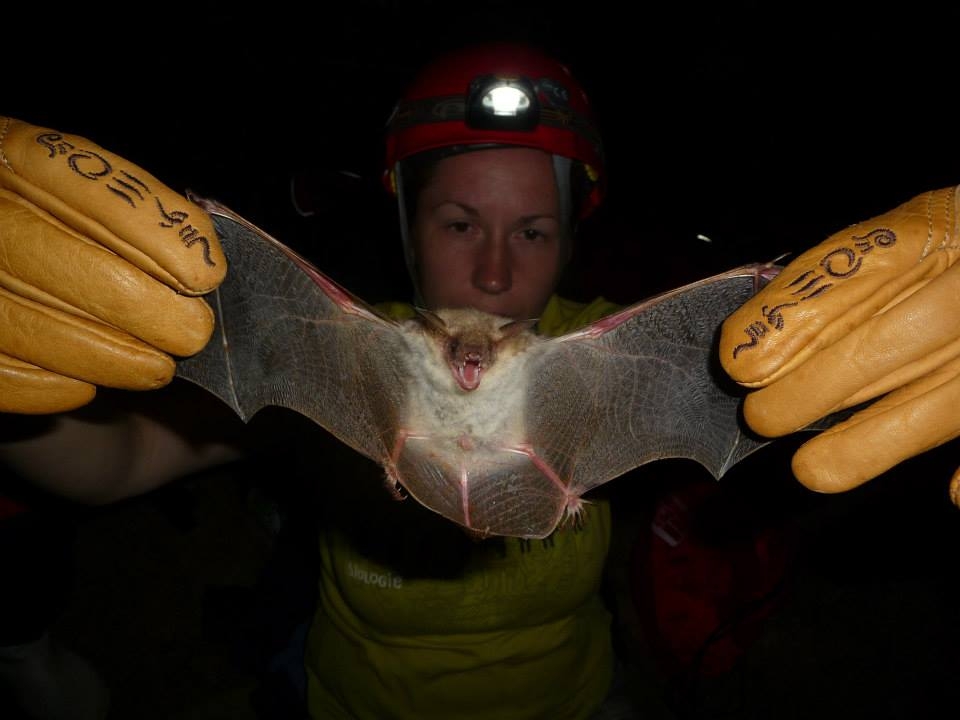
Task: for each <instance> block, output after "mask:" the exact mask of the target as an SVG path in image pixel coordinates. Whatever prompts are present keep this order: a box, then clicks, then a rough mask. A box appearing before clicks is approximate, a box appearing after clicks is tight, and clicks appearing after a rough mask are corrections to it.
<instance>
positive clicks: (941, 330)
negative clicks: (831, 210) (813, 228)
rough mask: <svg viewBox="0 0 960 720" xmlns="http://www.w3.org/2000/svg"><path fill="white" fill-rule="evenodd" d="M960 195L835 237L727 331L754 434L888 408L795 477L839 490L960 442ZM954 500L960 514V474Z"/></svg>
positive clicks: (851, 424) (726, 349)
mask: <svg viewBox="0 0 960 720" xmlns="http://www.w3.org/2000/svg"><path fill="white" fill-rule="evenodd" d="M958 211H960V187H956V188H945V189H942V190H937V191H932V192H927V193H924V194H922V195H919V196H917V197H915V198H913V199H912V200H910V201H908V202H906V203H904V204H903V205H901V206H899V207H897V208H895V209H893V210H891V211H889V212H887V213H885V214H883V215H879V216H877V217H874V218H871V219H869V220H865V221H864V222H861V223H857V224H856V225H853V226H851V227H848V228H847V229H845V230H842V231H840V232H838V233H835V234H834V235H832V236H830V237H829V238H827V239H826V240H825V241H824V242H822V243H820V244H819V245H817V246H816V247H814V248H813V249H811V250H809V251H807V252H805V253H803V254H802V255H800V256H799V257H797V258H796V259H795V260H794V261H793V262H791V263H790V264H789V265H787V266H786V268H784V269H783V270H782V271H781V272H780V273H779V275H777V277H775V278H774V279H773V280H772V281H771V282H770V283H769V284H768V285H767V286H766V287H764V288H763V289H762V290H761V291H760V292H759V293H758V294H757V295H756V296H754V298H752V299H751V300H750V301H749V302H748V303H746V304H745V305H744V306H743V307H742V308H740V309H739V310H737V311H736V312H735V313H733V314H732V315H731V316H730V317H729V318H728V319H727V321H726V322H725V323H724V325H723V330H722V336H721V343H720V353H721V362H722V364H723V367H724V368H725V369H726V371H727V372H728V373H729V374H730V376H731V377H733V379H734V380H736V381H738V382H739V383H741V384H742V385H744V386H746V387H750V388H760V389H758V390H756V391H755V392H752V393H750V394H749V395H748V396H747V398H746V401H745V404H744V414H745V418H746V420H747V423H748V424H749V425H750V427H751V428H753V429H754V430H755V431H757V432H758V433H760V434H761V435H764V436H767V437H777V436H781V435H785V434H787V433H790V432H793V431H795V430H798V429H800V428H803V427H805V426H807V425H808V424H810V423H811V422H813V421H815V420H818V419H820V418H822V417H824V416H826V415H828V414H830V413H832V412H835V411H838V410H841V409H845V408H850V407H853V406H855V405H858V404H860V403H862V402H865V401H868V400H871V399H873V398H877V397H880V396H882V397H881V399H879V400H877V401H876V402H874V403H873V404H871V405H869V406H868V407H866V408H865V409H863V410H860V411H859V412H856V413H855V414H854V415H853V416H852V417H850V418H849V419H847V420H845V421H844V422H842V423H840V424H837V425H835V426H833V427H831V428H830V429H828V430H825V431H823V432H821V433H819V434H817V435H815V436H814V437H813V438H812V439H811V440H809V441H807V442H806V443H805V444H804V445H803V446H801V447H800V449H799V450H798V451H797V453H796V454H795V455H794V458H793V462H792V466H793V472H794V474H795V475H796V477H797V479H798V480H800V482H802V483H803V484H804V485H806V486H808V487H810V488H812V489H814V490H818V491H821V492H840V491H844V490H848V489H850V488H853V487H856V486H857V485H860V484H861V483H864V482H866V481H867V480H870V479H872V478H874V477H876V476H877V475H880V474H881V473H883V472H884V471H886V470H888V469H889V468H891V467H893V466H894V465H896V464H898V463H900V462H902V461H903V460H906V459H908V458H910V457H913V456H915V455H918V454H920V453H923V452H925V451H926V450H929V449H931V448H934V447H936V446H938V445H941V444H942V443H945V442H947V441H949V440H951V439H953V438H955V437H957V436H958V435H960V264H955V263H956V260H957V258H958V257H960V220H958V215H960V212H958ZM951 495H952V497H953V499H954V502H955V503H958V504H960V502H958V501H960V475H955V476H954V480H953V483H952V485H951Z"/></svg>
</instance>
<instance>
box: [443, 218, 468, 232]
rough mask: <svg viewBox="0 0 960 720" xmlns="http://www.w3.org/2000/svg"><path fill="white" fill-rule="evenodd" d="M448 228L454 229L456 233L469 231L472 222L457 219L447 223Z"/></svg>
mask: <svg viewBox="0 0 960 720" xmlns="http://www.w3.org/2000/svg"><path fill="white" fill-rule="evenodd" d="M447 229H448V230H452V231H453V232H455V233H465V232H469V230H470V223H468V222H463V221H460V220H457V221H454V222H451V223H447Z"/></svg>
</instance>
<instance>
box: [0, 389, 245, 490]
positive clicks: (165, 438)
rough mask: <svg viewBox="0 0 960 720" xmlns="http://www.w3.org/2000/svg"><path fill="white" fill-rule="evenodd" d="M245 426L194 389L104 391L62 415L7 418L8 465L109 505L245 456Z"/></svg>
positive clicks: (48, 485) (2, 444)
mask: <svg viewBox="0 0 960 720" xmlns="http://www.w3.org/2000/svg"><path fill="white" fill-rule="evenodd" d="M244 428H245V426H244V425H243V423H241V422H240V420H239V419H238V418H236V417H235V416H234V415H233V414H232V413H231V412H230V411H229V410H228V409H227V408H226V407H225V406H222V405H220V404H219V403H218V402H217V401H216V400H214V399H213V398H212V397H210V396H209V395H207V394H206V393H203V392H201V391H199V390H198V389H196V388H194V387H192V386H189V385H188V384H186V383H183V384H179V383H174V384H173V385H171V386H169V387H168V388H164V389H163V390H158V391H154V392H149V393H111V392H109V391H101V393H100V395H99V396H98V398H97V399H96V400H95V401H94V402H93V403H92V404H91V405H90V406H88V407H85V408H82V409H80V410H77V411H74V412H71V413H62V414H59V415H55V416H42V417H38V416H24V415H0V463H2V464H6V465H7V466H8V467H10V468H11V469H13V470H15V471H16V472H17V473H19V474H20V475H21V476H22V477H23V478H24V479H26V480H28V481H29V482H32V483H34V484H36V485H38V486H39V487H42V488H44V489H45V490H48V491H50V492H52V493H55V494H57V495H60V496H63V497H67V498H69V499H71V500H75V501H77V502H82V503H86V504H104V503H109V502H113V501H116V500H121V499H124V498H127V497H132V496H135V495H140V494H142V493H145V492H149V491H150V490H153V489H155V488H157V487H160V486H161V485H164V484H166V483H167V482H170V481H172V480H175V479H177V478H179V477H183V476H184V475H187V474H189V473H192V472H196V471H198V470H202V469H204V468H206V467H211V466H214V465H217V464H221V463H225V462H229V461H232V460H235V459H238V458H239V457H241V455H242V453H241V451H240V449H239V441H240V437H241V435H242V434H243V432H244Z"/></svg>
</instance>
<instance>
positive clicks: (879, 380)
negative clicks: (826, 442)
mask: <svg viewBox="0 0 960 720" xmlns="http://www.w3.org/2000/svg"><path fill="white" fill-rule="evenodd" d="M956 307H960V264H957V265H954V266H953V267H950V268H948V269H947V270H946V272H944V273H942V274H941V275H939V276H938V277H935V278H934V279H933V280H931V281H930V282H929V284H928V285H927V286H926V287H925V288H924V289H923V291H922V292H918V293H915V294H913V295H911V296H910V297H909V298H907V299H906V300H904V301H902V302H900V303H898V304H896V305H894V306H893V307H891V308H889V309H888V310H887V311H886V312H884V313H882V314H880V315H877V316H875V317H873V318H871V319H870V320H868V321H867V322H865V323H864V324H862V325H860V326H859V327H857V328H856V329H855V330H853V331H852V332H850V333H849V334H848V335H847V336H846V337H844V338H843V339H842V340H839V341H838V342H836V343H834V344H833V345H831V346H830V347H828V348H825V349H823V350H821V351H820V352H818V353H817V354H815V355H814V356H813V357H811V358H810V359H809V360H808V361H807V362H805V363H804V364H803V365H801V366H800V367H798V368H796V369H795V370H794V371H793V372H791V373H789V374H788V375H786V376H784V377H782V378H780V379H779V380H777V381H776V382H774V383H773V384H771V385H768V386H767V387H765V388H761V389H760V390H757V391H755V392H752V393H750V394H749V395H748V396H747V398H746V399H745V401H744V418H745V419H746V421H747V424H749V425H750V427H751V428H753V429H754V430H755V431H756V432H758V433H760V434H761V435H765V436H767V437H777V436H780V435H785V434H787V433H789V432H793V431H795V430H799V429H800V428H803V427H805V426H807V425H808V424H810V423H811V422H813V421H814V420H817V419H819V418H822V417H824V416H826V415H829V414H830V413H832V412H835V411H837V410H840V409H843V408H845V407H851V406H853V405H856V404H858V403H860V402H864V401H866V400H869V399H871V398H873V397H877V396H878V395H880V394H883V393H885V392H888V391H890V390H892V389H894V388H897V387H900V386H902V385H905V384H907V383H908V382H911V381H912V380H914V379H916V378H918V377H922V376H924V375H926V374H927V373H929V372H931V371H932V370H934V369H935V368H937V367H940V366H942V365H943V364H944V363H945V362H947V361H949V360H950V359H952V358H954V357H956V356H957V355H960V313H957V312H955V311H954V308H956Z"/></svg>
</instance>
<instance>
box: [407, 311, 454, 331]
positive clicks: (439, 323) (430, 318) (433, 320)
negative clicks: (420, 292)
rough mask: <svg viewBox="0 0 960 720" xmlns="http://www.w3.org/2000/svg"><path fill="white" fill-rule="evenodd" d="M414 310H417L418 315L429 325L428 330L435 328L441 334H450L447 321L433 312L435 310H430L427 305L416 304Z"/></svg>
mask: <svg viewBox="0 0 960 720" xmlns="http://www.w3.org/2000/svg"><path fill="white" fill-rule="evenodd" d="M413 309H414V311H416V313H417V316H418V317H419V319H420V321H421V322H423V324H424V325H425V326H426V327H427V329H428V330H433V331H434V332H438V333H440V334H441V335H448V334H449V331H448V330H447V323H446V322H444V320H443V318H442V317H440V316H439V315H437V313H435V312H433V310H428V309H427V308H425V307H417V306H414V308H413Z"/></svg>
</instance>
